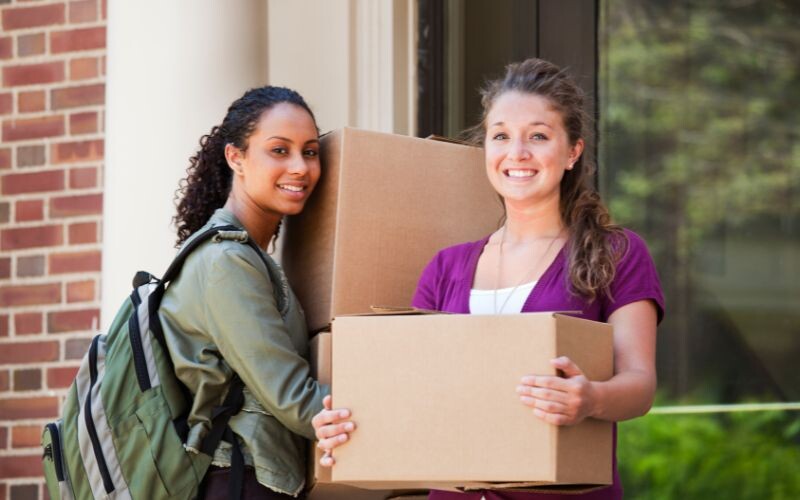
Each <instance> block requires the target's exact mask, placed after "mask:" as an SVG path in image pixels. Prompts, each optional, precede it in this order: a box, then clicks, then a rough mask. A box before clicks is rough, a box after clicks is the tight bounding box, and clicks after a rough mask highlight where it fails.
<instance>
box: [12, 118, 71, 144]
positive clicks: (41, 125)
mask: <svg viewBox="0 0 800 500" xmlns="http://www.w3.org/2000/svg"><path fill="white" fill-rule="evenodd" d="M60 135H64V117H63V116H61V115H50V116H41V117H38V118H24V119H23V118H19V119H16V120H6V121H4V122H3V140H4V141H22V140H26V139H43V138H45V137H58V136H60Z"/></svg>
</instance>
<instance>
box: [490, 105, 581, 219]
mask: <svg viewBox="0 0 800 500" xmlns="http://www.w3.org/2000/svg"><path fill="white" fill-rule="evenodd" d="M484 148H485V154H486V173H487V175H488V177H489V182H491V184H492V186H493V187H494V189H495V191H497V192H498V194H500V196H502V197H503V199H504V200H505V202H506V204H509V203H513V204H522V205H528V204H536V203H541V202H547V201H555V202H556V206H557V202H558V199H559V185H560V183H561V179H562V177H563V176H564V172H565V171H566V170H570V169H572V167H573V165H574V163H575V162H576V161H577V160H578V158H579V157H580V154H581V152H582V151H583V140H582V139H578V140H577V141H576V142H575V144H570V140H569V137H568V135H567V131H566V129H565V128H564V119H563V117H562V115H561V113H559V112H558V111H556V110H555V109H554V108H553V106H552V105H551V103H550V101H548V100H547V99H546V98H544V97H541V96H538V95H535V94H526V93H521V92H517V91H509V92H505V93H503V94H501V95H500V96H498V97H497V99H496V100H495V101H494V103H493V105H492V107H491V108H490V110H489V113H488V114H487V115H486V136H485V139H484Z"/></svg>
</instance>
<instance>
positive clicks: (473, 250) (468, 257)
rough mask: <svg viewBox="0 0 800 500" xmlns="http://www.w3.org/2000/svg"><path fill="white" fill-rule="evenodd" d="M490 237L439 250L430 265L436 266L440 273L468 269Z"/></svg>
mask: <svg viewBox="0 0 800 500" xmlns="http://www.w3.org/2000/svg"><path fill="white" fill-rule="evenodd" d="M487 239H488V236H487V237H485V238H482V239H480V240H477V241H469V242H465V243H459V244H458V245H453V246H450V247H447V248H443V249H442V250H439V252H438V253H437V254H436V256H434V258H433V260H431V263H430V264H429V265H428V266H429V267H430V266H435V267H436V268H437V269H438V270H440V271H449V272H454V271H460V270H464V269H467V268H468V267H469V263H470V262H471V261H472V260H473V259H474V257H475V256H476V254H480V252H481V250H482V249H483V247H484V246H485V245H486V241H487Z"/></svg>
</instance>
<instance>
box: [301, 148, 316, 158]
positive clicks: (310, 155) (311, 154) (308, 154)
mask: <svg viewBox="0 0 800 500" xmlns="http://www.w3.org/2000/svg"><path fill="white" fill-rule="evenodd" d="M303 156H305V157H306V158H316V157H317V156H319V151H317V150H315V149H306V150H305V151H303Z"/></svg>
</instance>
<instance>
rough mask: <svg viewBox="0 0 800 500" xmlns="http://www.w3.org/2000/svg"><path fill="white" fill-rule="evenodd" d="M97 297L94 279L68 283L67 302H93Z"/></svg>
mask: <svg viewBox="0 0 800 500" xmlns="http://www.w3.org/2000/svg"><path fill="white" fill-rule="evenodd" d="M94 299H95V294H94V281H93V280H86V281H75V282H72V283H68V284H67V302H70V303H72V302H91V301H93V300H94Z"/></svg>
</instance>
